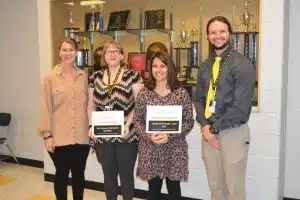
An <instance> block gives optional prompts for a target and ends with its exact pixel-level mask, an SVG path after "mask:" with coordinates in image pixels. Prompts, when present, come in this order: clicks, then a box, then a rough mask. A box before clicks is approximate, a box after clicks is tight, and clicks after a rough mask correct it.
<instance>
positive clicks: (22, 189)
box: [0, 162, 139, 200]
mask: <svg viewBox="0 0 300 200" xmlns="http://www.w3.org/2000/svg"><path fill="white" fill-rule="evenodd" d="M43 178H44V176H43V169H40V168H34V167H28V166H23V165H21V166H18V165H16V164H10V163H6V162H0V200H55V196H54V192H53V183H50V182H45V181H44V180H43ZM68 193H69V194H68V197H69V198H68V200H72V197H71V196H72V195H71V194H72V190H71V187H69V188H68ZM84 200H106V198H105V195H104V193H103V192H99V191H94V190H85V195H84ZM118 200H122V197H120V196H119V198H118ZM135 200H139V199H135Z"/></svg>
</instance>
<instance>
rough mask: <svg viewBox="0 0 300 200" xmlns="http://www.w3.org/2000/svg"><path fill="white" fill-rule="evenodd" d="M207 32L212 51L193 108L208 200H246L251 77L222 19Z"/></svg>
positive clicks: (250, 68) (249, 67)
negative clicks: (198, 125) (198, 126)
mask: <svg viewBox="0 0 300 200" xmlns="http://www.w3.org/2000/svg"><path fill="white" fill-rule="evenodd" d="M206 31H207V38H208V41H209V42H210V44H211V46H212V47H213V49H214V51H213V52H212V55H211V56H210V58H208V59H207V60H206V61H205V62H203V63H202V64H201V66H200V72H199V74H198V83H197V87H196V94H195V107H196V111H197V117H196V120H197V121H198V122H199V123H200V125H201V132H202V139H203V140H202V158H203V161H204V164H205V168H206V173H207V178H208V184H209V187H210V191H211V199H212V200H245V199H246V194H245V193H246V192H245V174H246V168H247V159H248V149H249V143H250V130H249V126H248V123H247V122H248V120H249V116H250V113H251V108H252V102H251V97H252V94H253V90H254V86H255V80H256V71H255V67H254V65H253V64H252V63H251V61H250V60H249V59H248V58H246V57H244V56H242V55H241V54H239V53H238V52H237V51H235V50H233V48H232V46H231V44H230V40H231V39H230V38H231V37H230V35H231V33H232V29H231V26H230V23H229V21H228V20H227V19H226V18H225V17H223V16H216V17H214V18H212V19H210V20H209V22H208V24H207V27H206Z"/></svg>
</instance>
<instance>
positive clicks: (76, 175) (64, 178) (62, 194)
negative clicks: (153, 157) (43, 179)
mask: <svg viewBox="0 0 300 200" xmlns="http://www.w3.org/2000/svg"><path fill="white" fill-rule="evenodd" d="M89 150H90V148H89V146H88V145H81V144H75V145H67V146H59V147H55V150H54V153H51V152H49V155H50V157H51V158H52V160H53V163H54V165H55V170H56V171H55V180H54V191H55V195H56V199H57V200H67V186H68V180H69V172H70V170H71V174H72V190H73V200H82V199H83V191H84V186H85V178H84V170H85V165H86V159H87V157H88V154H89Z"/></svg>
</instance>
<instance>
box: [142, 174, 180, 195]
mask: <svg viewBox="0 0 300 200" xmlns="http://www.w3.org/2000/svg"><path fill="white" fill-rule="evenodd" d="M148 184H149V200H162V198H161V188H162V184H163V179H160V178H159V177H155V178H153V179H150V180H149V181H148ZM166 184H167V190H168V193H169V195H168V197H169V198H168V199H169V200H180V199H181V188H180V182H179V181H172V180H170V179H168V178H166Z"/></svg>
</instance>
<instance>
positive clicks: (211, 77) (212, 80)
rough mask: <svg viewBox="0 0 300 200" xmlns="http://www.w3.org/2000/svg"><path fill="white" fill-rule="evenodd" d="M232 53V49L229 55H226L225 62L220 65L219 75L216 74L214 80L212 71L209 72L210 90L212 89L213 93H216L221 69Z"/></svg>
mask: <svg viewBox="0 0 300 200" xmlns="http://www.w3.org/2000/svg"><path fill="white" fill-rule="evenodd" d="M232 51H233V48H232V49H231V50H230V52H229V54H228V55H227V57H226V59H225V61H224V62H223V64H222V66H221V67H220V68H219V73H218V75H217V77H216V79H215V80H214V77H213V69H212V70H211V76H210V81H211V83H212V89H213V91H214V92H216V90H217V84H218V81H219V77H220V74H221V72H222V69H223V67H224V66H225V65H226V63H227V61H228V59H229V58H230V56H231V54H232Z"/></svg>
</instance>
